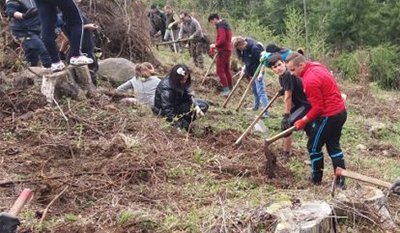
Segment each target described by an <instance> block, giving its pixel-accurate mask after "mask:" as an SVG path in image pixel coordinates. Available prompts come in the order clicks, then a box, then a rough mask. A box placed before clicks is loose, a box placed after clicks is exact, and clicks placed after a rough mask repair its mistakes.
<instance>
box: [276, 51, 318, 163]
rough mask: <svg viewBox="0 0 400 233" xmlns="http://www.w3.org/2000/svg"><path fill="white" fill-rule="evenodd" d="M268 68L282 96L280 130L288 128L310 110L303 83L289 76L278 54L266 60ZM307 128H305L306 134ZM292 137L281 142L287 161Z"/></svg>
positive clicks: (308, 128)
mask: <svg viewBox="0 0 400 233" xmlns="http://www.w3.org/2000/svg"><path fill="white" fill-rule="evenodd" d="M268 66H269V68H271V70H272V71H273V72H274V73H275V74H277V75H278V76H279V84H280V86H281V88H282V89H281V90H280V94H281V95H283V96H284V101H285V105H284V114H283V116H282V117H283V118H282V122H281V129H282V130H286V129H288V128H290V127H291V126H292V125H293V123H294V122H295V121H297V120H299V119H300V118H302V117H304V116H305V115H306V114H307V112H308V111H309V110H310V108H311V105H310V103H309V102H308V101H307V98H306V96H305V94H304V91H303V83H302V81H301V79H300V78H298V77H296V76H294V75H292V74H290V72H289V70H288V69H287V67H286V65H285V63H284V61H283V59H282V57H281V56H280V55H279V53H274V54H272V55H271V56H270V57H269V58H268ZM308 126H309V127H307V128H306V132H307V133H308V132H309V130H310V124H309V125H308ZM291 147H292V136H291V135H290V136H287V137H285V138H284V140H283V153H282V154H283V157H284V158H286V159H288V158H289V156H290V154H291Z"/></svg>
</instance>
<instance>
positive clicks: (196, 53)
mask: <svg viewBox="0 0 400 233" xmlns="http://www.w3.org/2000/svg"><path fill="white" fill-rule="evenodd" d="M179 18H180V19H181V22H182V23H181V25H180V30H179V34H178V40H181V39H183V37H184V36H185V37H188V39H189V52H190V55H191V56H192V58H193V62H194V65H195V66H196V67H199V68H201V69H203V68H204V58H203V54H202V41H203V40H204V34H203V30H202V28H201V26H200V23H199V21H197V20H196V19H195V18H194V17H192V16H190V15H189V13H187V12H182V13H181V14H180V15H179Z"/></svg>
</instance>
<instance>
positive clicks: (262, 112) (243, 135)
mask: <svg viewBox="0 0 400 233" xmlns="http://www.w3.org/2000/svg"><path fill="white" fill-rule="evenodd" d="M278 97H279V91H278V92H277V93H276V94H275V95H274V97H272V99H271V101H270V102H269V103H268V105H267V106H265V107H264V108H263V109H262V110H261V112H260V113H259V114H258V115H257V116H256V118H255V119H254V121H253V122H252V123H251V124H250V126H249V127H247V129H246V130H245V131H244V133H243V134H242V135H240V137H239V138H238V139H237V140H236V142H235V145H238V144H239V143H240V142H241V141H242V140H243V138H244V137H246V135H247V134H248V133H249V132H250V130H251V129H252V128H253V127H254V125H255V124H256V123H257V122H258V120H260V118H261V117H262V116H263V114H264V113H265V112H266V111H267V110H268V109H269V108H270V107H271V106H272V104H273V103H274V102H275V100H276V99H277V98H278Z"/></svg>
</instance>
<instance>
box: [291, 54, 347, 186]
mask: <svg viewBox="0 0 400 233" xmlns="http://www.w3.org/2000/svg"><path fill="white" fill-rule="evenodd" d="M286 62H287V67H288V69H289V70H290V73H291V74H292V75H296V76H298V77H300V78H301V79H302V81H303V86H304V92H305V94H306V97H307V100H308V101H309V102H310V104H311V109H310V111H308V113H307V114H306V115H305V116H304V117H303V118H301V119H300V120H297V121H296V122H295V123H294V126H295V128H296V130H301V129H304V128H305V127H306V126H307V124H309V123H310V122H313V127H312V129H311V133H310V136H309V139H308V143H307V147H308V152H309V155H310V160H311V168H312V175H311V182H312V183H314V184H320V183H321V181H322V176H323V169H324V160H323V153H322V147H323V146H324V145H326V148H327V151H328V154H329V156H330V157H331V160H332V164H333V168H334V169H333V170H334V171H335V170H336V168H337V167H341V168H343V169H345V168H346V167H345V161H344V154H343V151H342V148H341V147H340V137H341V135H342V129H343V125H344V123H345V122H346V119H347V111H346V106H345V104H344V100H343V99H342V96H341V93H340V90H339V87H338V84H337V83H336V80H335V78H334V77H333V76H332V74H331V73H330V72H329V70H328V69H327V68H326V67H325V66H324V65H322V64H320V63H317V62H311V61H308V60H306V58H305V57H304V56H303V55H301V54H300V53H297V52H296V53H292V54H290V55H289V56H288V58H287V60H286ZM335 185H336V186H338V187H340V188H345V179H344V177H340V176H339V177H338V178H337V179H336V183H335Z"/></svg>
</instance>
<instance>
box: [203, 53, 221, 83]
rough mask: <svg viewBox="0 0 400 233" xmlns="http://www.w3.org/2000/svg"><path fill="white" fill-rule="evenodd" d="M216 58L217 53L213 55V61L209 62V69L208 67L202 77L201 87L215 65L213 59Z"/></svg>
mask: <svg viewBox="0 0 400 233" xmlns="http://www.w3.org/2000/svg"><path fill="white" fill-rule="evenodd" d="M217 56H218V52H216V53H215V55H214V57H213V59H212V61H211V64H210V67H208V70H207V72H206V74H205V75H204V77H203V80H202V81H201V85H204V83H205V81H206V78H207V76H208V73H210V70H211V68H212V66H213V65H214V63H215V59H216V58H217Z"/></svg>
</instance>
